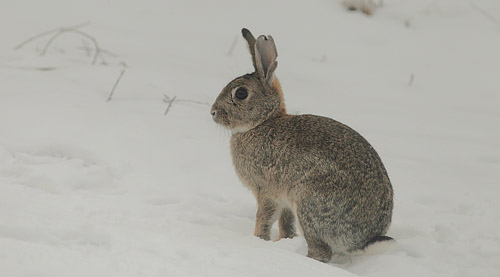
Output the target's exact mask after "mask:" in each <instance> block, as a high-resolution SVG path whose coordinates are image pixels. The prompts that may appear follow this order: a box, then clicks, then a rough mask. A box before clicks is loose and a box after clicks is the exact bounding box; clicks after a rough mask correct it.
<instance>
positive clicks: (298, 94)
mask: <svg viewBox="0 0 500 277" xmlns="http://www.w3.org/2000/svg"><path fill="white" fill-rule="evenodd" d="M341 2H342V1H341V0H317V1H285V0H283V1H267V0H258V1H242V0H239V1H232V0H220V1H178V2H173V1H160V0H158V1H133V0H127V1H124V0H120V1H118V0H108V1H99V0H74V1H66V0H50V1H36V0H33V1H17V0H2V1H1V2H0V23H1V24H0V34H1V35H0V276H2V277H3V276H5V277H7V276H8V277H11V276H12V277H13V276H51V277H53V276H120V277H123V276H353V275H358V276H500V201H499V200H498V198H499V192H500V81H499V80H500V51H499V49H500V23H498V20H500V2H499V1H498V0H476V1H465V0H421V1H408V0H384V1H383V3H384V6H383V7H382V8H380V9H378V10H377V11H376V13H375V14H374V16H372V17H367V16H365V15H363V14H361V13H357V12H354V13H353V12H347V11H346V10H345V9H344V8H343V7H342V6H341ZM495 17H496V20H497V22H496V21H495ZM87 21H89V22H90V23H89V24H87V25H85V26H83V27H81V28H80V29H79V30H81V31H83V32H85V33H87V34H89V35H91V36H93V37H95V38H96V39H97V41H98V43H99V46H100V47H101V48H103V49H106V50H109V51H112V52H113V53H114V54H116V55H117V56H116V57H113V56H110V55H107V54H106V55H105V58H106V62H107V64H108V65H102V64H101V63H102V62H101V60H98V62H97V64H96V65H91V62H92V55H93V53H92V52H91V53H86V51H85V50H84V49H82V47H93V44H92V42H91V41H90V40H83V39H82V36H80V35H78V34H74V33H66V34H63V35H61V36H60V37H59V38H57V39H56V40H54V42H53V43H52V44H51V46H50V47H49V48H48V51H47V53H46V55H45V56H43V57H42V56H40V52H41V51H42V50H43V48H44V46H45V44H46V43H47V40H48V39H49V38H50V36H46V37H43V38H39V39H36V40H34V41H31V42H30V43H27V44H26V45H24V46H23V47H21V48H20V49H18V50H13V48H14V47H15V46H16V45H18V44H19V43H21V42H22V41H24V40H25V39H27V38H29V37H30V36H33V35H36V34H39V33H42V32H44V31H47V30H51V29H54V28H58V27H63V26H72V25H77V24H80V23H84V22H87ZM242 27H247V28H249V29H250V30H252V31H253V32H254V34H256V35H257V34H271V35H273V37H274V39H275V41H276V43H277V46H278V53H279V58H278V60H279V67H278V69H277V72H276V74H277V76H278V77H279V78H280V81H281V83H282V86H283V91H284V93H285V98H286V100H287V107H288V110H289V112H291V113H314V114H320V115H324V116H329V117H332V118H335V119H337V120H339V121H341V122H343V123H346V124H348V125H350V126H351V127H353V128H354V129H356V130H358V131H359V132H360V133H361V134H363V135H364V136H365V137H366V138H367V139H368V141H370V142H371V143H372V145H373V146H374V147H375V148H376V149H377V150H378V152H379V154H380V155H381V157H382V159H383V161H384V163H385V165H386V167H387V169H388V171H389V175H390V177H391V179H392V182H393V186H394V190H395V208H394V217H393V224H392V226H391V228H390V230H389V235H390V236H392V237H394V238H396V240H397V245H395V246H393V247H392V248H389V249H385V250H383V251H378V252H377V251H375V252H374V253H370V254H366V255H360V256H354V257H352V258H351V259H350V260H348V261H345V262H343V263H340V264H334V263H330V264H323V263H320V262H317V261H315V260H312V259H309V258H307V257H305V255H306V252H307V246H306V243H305V240H304V239H303V237H297V238H294V239H292V240H282V241H277V242H265V241H262V240H260V239H258V238H255V237H254V236H253V235H252V233H253V227H254V220H255V211H256V204H255V200H254V198H253V195H252V194H251V193H250V192H249V191H248V190H247V189H245V188H244V187H243V186H242V185H241V184H240V182H239V181H238V179H237V177H236V175H235V173H234V170H233V167H232V164H231V158H230V155H229V146H228V142H229V134H228V132H227V131H225V130H223V129H222V128H221V127H219V126H217V125H216V124H215V123H213V122H212V119H211V117H210V114H209V106H207V104H208V105H210V104H211V103H212V102H213V100H214V99H215V97H216V96H217V95H218V93H219V92H220V90H221V89H222V88H223V87H224V86H225V85H226V83H227V82H229V81H230V80H231V79H232V78H234V77H236V76H238V75H241V74H244V73H247V72H250V71H251V70H252V65H251V62H250V56H249V54H248V52H247V51H248V50H247V48H246V45H245V43H244V40H243V39H242V38H241V37H240V29H241V28H242ZM122 62H125V63H126V65H127V67H126V72H125V73H124V75H123V77H122V79H121V80H120V82H119V83H118V85H117V88H116V91H115V93H114V95H113V98H112V100H111V101H109V102H106V99H107V97H108V95H109V93H110V91H111V88H112V87H113V84H114V83H115V81H116V79H117V77H118V76H119V74H120V72H121V71H122V69H123V68H125V67H124V65H123V63H122ZM165 94H166V95H168V96H169V97H173V96H177V99H187V100H195V101H199V102H201V103H190V102H183V101H176V102H174V103H173V104H172V106H171V108H170V110H169V112H168V114H167V115H164V114H163V113H164V111H165V110H166V108H167V103H165V102H164V101H163V98H164V95H165ZM273 231H274V235H275V237H276V235H277V234H276V233H277V230H276V229H275V230H273Z"/></svg>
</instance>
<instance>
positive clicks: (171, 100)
mask: <svg viewBox="0 0 500 277" xmlns="http://www.w3.org/2000/svg"><path fill="white" fill-rule="evenodd" d="M176 98H177V96H174V97H173V98H172V99H170V98H169V100H168V106H167V109H166V110H165V113H164V114H163V115H167V113H168V111H169V110H170V107H171V106H172V103H174V101H175V99H176Z"/></svg>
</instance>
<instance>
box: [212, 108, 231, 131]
mask: <svg viewBox="0 0 500 277" xmlns="http://www.w3.org/2000/svg"><path fill="white" fill-rule="evenodd" d="M210 113H211V114H212V119H213V120H214V121H215V123H217V124H220V125H222V126H224V127H226V128H229V125H230V122H229V119H228V118H227V116H228V115H227V112H226V111H224V110H219V109H212V111H211V112H210Z"/></svg>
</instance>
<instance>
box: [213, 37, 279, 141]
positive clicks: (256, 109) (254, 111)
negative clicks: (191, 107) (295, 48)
mask: <svg viewBox="0 0 500 277" xmlns="http://www.w3.org/2000/svg"><path fill="white" fill-rule="evenodd" d="M241 32H242V34H243V37H244V38H245V39H246V41H247V42H248V48H249V49H250V54H251V55H252V62H253V66H254V68H255V72H253V73H250V74H245V75H243V76H240V77H238V78H236V79H234V80H233V81H231V82H230V83H229V84H227V86H226V87H225V88H224V89H223V90H222V92H221V93H220V95H219V96H218V97H217V100H215V103H214V104H213V105H212V110H211V114H212V117H213V119H214V121H215V122H216V123H218V124H221V125H223V126H224V127H226V128H228V129H229V130H231V131H232V132H233V133H238V132H246V131H248V130H250V129H253V128H255V127H256V126H258V125H259V124H261V123H262V122H264V121H266V120H267V119H269V118H272V117H276V116H281V115H285V114H286V110H285V103H284V100H283V94H282V92H281V87H280V84H279V81H278V79H277V78H276V77H275V76H274V71H275V70H276V67H277V66H278V62H277V61H276V58H277V57H278V52H277V51H276V46H275V44H274V40H273V38H272V37H271V36H259V37H258V38H257V39H255V38H254V36H253V35H252V33H251V32H250V31H249V30H247V29H243V30H241Z"/></svg>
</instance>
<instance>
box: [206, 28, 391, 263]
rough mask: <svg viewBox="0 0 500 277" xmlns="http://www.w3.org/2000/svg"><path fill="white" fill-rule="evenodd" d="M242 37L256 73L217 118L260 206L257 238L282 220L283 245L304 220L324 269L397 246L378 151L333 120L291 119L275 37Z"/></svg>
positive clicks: (217, 109) (234, 86) (224, 102)
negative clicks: (381, 245) (339, 259)
mask: <svg viewBox="0 0 500 277" xmlns="http://www.w3.org/2000/svg"><path fill="white" fill-rule="evenodd" d="M242 34H243V37H244V38H245V39H246V41H247V42H248V46H249V49H250V54H251V56H252V62H253V66H254V68H255V72H253V73H250V74H246V75H243V76H241V77H238V78H236V79H234V80H233V81H231V82H230V83H229V84H228V85H226V87H225V88H224V89H223V90H222V92H221V93H220V95H219V96H218V97H217V99H216V101H215V103H214V104H213V105H212V108H211V115H212V118H213V120H214V121H215V122H216V123H218V124H220V125H222V126H224V127H225V128H227V129H229V130H230V131H231V133H232V134H231V140H230V147H231V156H232V160H233V164H234V167H235V169H236V173H237V175H238V177H239V179H240V181H241V182H242V183H243V184H244V185H245V186H246V187H248V188H249V189H250V190H251V191H252V192H253V194H254V196H255V198H256V199H257V214H256V223H255V233H254V235H255V236H257V237H260V238H262V239H264V240H270V231H271V227H272V226H273V224H274V223H275V222H276V221H277V220H278V225H279V238H280V239H281V238H293V237H294V236H296V229H295V226H296V221H298V226H299V227H300V230H301V233H302V234H303V236H304V237H305V240H306V242H307V246H308V253H307V256H308V257H310V258H313V259H316V260H319V261H322V262H328V261H330V260H331V258H332V256H333V255H340V256H344V255H346V254H349V253H353V252H355V251H356V252H357V251H358V250H363V249H365V248H366V247H367V246H368V245H370V244H372V243H375V242H378V241H384V240H392V238H390V237H388V236H384V234H385V233H386V232H387V230H388V228H389V225H390V223H391V217H392V209H393V190H392V185H391V182H390V180H389V177H388V175H387V172H386V169H385V168H384V165H383V164H382V161H381V159H380V157H379V155H378V154H377V152H375V150H374V149H373V147H372V146H371V145H370V144H369V143H368V142H367V141H366V140H365V139H364V138H363V137H362V136H361V135H360V134H358V133H357V132H356V131H354V130H353V129H351V128H349V127H348V126H346V125H344V124H342V123H340V122H337V121H335V120H333V119H330V118H326V117H321V116H316V115H309V114H306V115H290V114H287V112H286V108H285V103H284V98H283V93H282V90H281V86H280V83H279V81H278V79H277V78H276V76H275V74H274V72H275V71H276V68H277V65H278V62H277V61H276V58H277V56H278V53H277V50H276V46H275V43H274V40H273V38H272V37H271V36H263V35H261V36H259V37H258V38H257V39H255V37H254V36H253V35H252V33H251V32H250V31H249V30H247V29H242ZM310 93H311V92H310Z"/></svg>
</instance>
